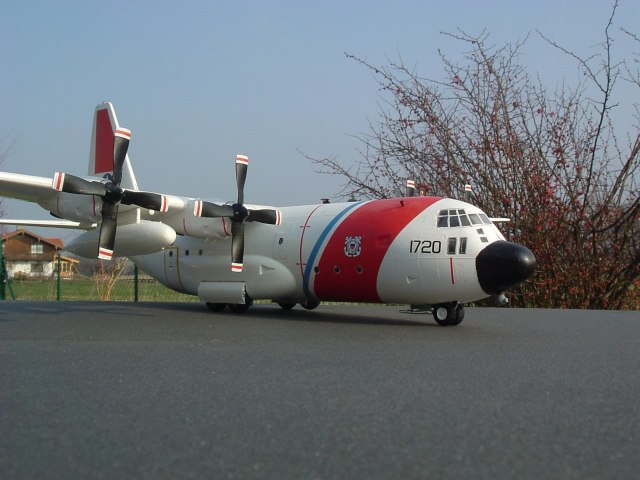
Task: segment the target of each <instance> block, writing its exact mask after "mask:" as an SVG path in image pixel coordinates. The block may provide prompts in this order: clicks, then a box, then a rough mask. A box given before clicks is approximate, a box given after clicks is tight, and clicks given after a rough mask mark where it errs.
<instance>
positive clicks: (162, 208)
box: [121, 190, 169, 212]
mask: <svg viewBox="0 0 640 480" xmlns="http://www.w3.org/2000/svg"><path fill="white" fill-rule="evenodd" d="M121 202H122V203H123V204H125V205H137V206H138V207H141V208H146V209H149V210H155V211H156V212H166V211H167V210H169V205H168V204H167V197H166V196H164V195H160V194H157V193H151V192H140V191H137V190H125V191H124V192H123V194H122V200H121Z"/></svg>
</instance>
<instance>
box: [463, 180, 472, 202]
mask: <svg viewBox="0 0 640 480" xmlns="http://www.w3.org/2000/svg"><path fill="white" fill-rule="evenodd" d="M464 201H465V202H467V203H470V202H471V185H469V184H466V185H465V186H464Z"/></svg>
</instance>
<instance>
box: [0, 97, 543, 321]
mask: <svg viewBox="0 0 640 480" xmlns="http://www.w3.org/2000/svg"><path fill="white" fill-rule="evenodd" d="M130 138H131V132H130V131H129V130H127V129H124V128H121V127H120V125H119V124H118V120H117V117H116V114H115V110H114V108H113V106H112V105H111V104H110V103H103V104H101V105H98V107H97V108H96V112H95V117H94V123H93V136H92V142H91V155H90V162H89V177H88V178H80V177H76V176H73V175H69V174H65V173H62V172H58V173H55V174H54V175H53V176H52V177H37V176H31V175H22V174H14V173H8V172H0V195H2V196H6V197H11V198H18V199H22V200H26V201H29V202H35V203H37V204H39V205H40V206H41V207H42V208H44V209H45V210H47V211H49V212H51V214H52V215H53V216H54V217H57V218H58V219H59V220H49V221H27V220H7V219H2V220H0V223H5V224H12V225H16V224H17V225H37V226H52V227H67V228H77V229H84V230H86V232H84V233H82V234H80V235H79V236H78V237H77V238H75V239H74V240H72V241H71V242H70V243H69V244H68V245H67V247H66V250H68V251H70V252H72V253H75V254H77V255H80V256H83V257H87V258H95V257H98V258H101V259H111V258H112V257H118V256H122V257H129V258H130V259H131V260H132V261H133V262H134V263H135V264H136V265H138V267H139V268H141V269H142V270H144V271H146V272H147V273H149V274H150V275H151V276H153V277H155V278H156V279H158V280H159V281H160V282H162V283H163V284H164V285H166V286H167V287H169V288H172V289H173V290H177V291H180V292H184V293H188V294H192V295H197V296H198V297H200V298H201V299H202V300H203V301H204V302H205V303H206V304H207V306H209V308H211V309H212V310H215V311H220V310H223V309H224V308H226V307H227V306H228V307H229V309H230V310H232V311H234V312H242V311H244V310H246V309H247V308H248V307H249V306H250V305H251V304H252V302H253V300H257V299H268V300H273V301H275V302H277V303H278V304H279V305H280V306H281V307H282V308H285V309H290V308H292V307H294V306H295V305H296V304H300V305H302V306H303V307H304V308H307V309H312V308H315V307H316V306H318V304H319V302H321V301H344V302H377V303H394V304H409V305H411V306H412V307H413V308H415V309H417V308H418V307H419V308H422V309H429V310H431V311H433V315H434V318H435V320H436V321H437V322H438V323H439V324H440V325H457V324H459V323H460V322H461V321H462V319H463V318H464V307H463V304H464V303H467V302H471V301H475V300H479V299H482V298H486V297H488V296H491V295H499V296H500V298H502V299H503V301H504V300H505V297H504V291H505V290H506V289H508V288H510V287H513V286H515V285H517V284H519V283H521V282H523V281H524V280H526V279H527V278H528V277H529V276H530V275H531V274H532V273H533V271H534V270H535V266H536V260H535V257H534V255H533V254H532V253H531V251H529V250H528V249H527V248H525V247H523V246H521V245H518V244H515V243H511V242H507V241H505V239H504V237H503V235H502V234H501V233H500V231H499V230H498V228H497V227H496V225H495V224H494V223H493V222H492V221H491V219H489V217H487V215H485V213H484V212H482V211H481V210H480V209H479V208H477V207H475V206H473V205H471V204H470V203H467V202H463V201H460V200H455V199H450V198H439V197H427V196H413V192H414V191H415V185H413V184H412V182H409V183H408V187H407V196H406V197H403V198H391V199H384V200H370V201H362V202H350V203H322V204H319V205H302V206H292V207H284V208H280V209H278V208H274V207H265V206H258V205H250V204H245V203H244V184H245V179H246V175H247V169H248V165H249V159H248V158H247V157H246V156H243V155H238V156H237V158H236V163H235V167H236V181H237V192H238V196H237V199H236V201H235V202H232V203H223V202H211V201H205V200H200V199H197V198H185V197H178V196H173V195H168V194H160V193H154V192H144V191H140V189H139V188H138V184H137V181H136V178H135V175H134V172H133V169H132V167H131V163H130V161H129V158H128V156H127V148H128V145H129V139H130Z"/></svg>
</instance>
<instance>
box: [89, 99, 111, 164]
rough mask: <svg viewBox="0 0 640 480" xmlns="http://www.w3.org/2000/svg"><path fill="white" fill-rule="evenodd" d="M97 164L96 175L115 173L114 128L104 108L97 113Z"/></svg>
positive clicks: (107, 111)
mask: <svg viewBox="0 0 640 480" xmlns="http://www.w3.org/2000/svg"><path fill="white" fill-rule="evenodd" d="M95 128H96V131H95V136H96V137H95V139H96V153H95V155H96V163H95V170H94V172H93V174H94V175H98V174H100V173H107V172H113V144H114V141H115V136H114V135H113V126H112V125H111V119H110V118H109V110H108V109H107V108H103V109H101V110H98V111H96V127H95Z"/></svg>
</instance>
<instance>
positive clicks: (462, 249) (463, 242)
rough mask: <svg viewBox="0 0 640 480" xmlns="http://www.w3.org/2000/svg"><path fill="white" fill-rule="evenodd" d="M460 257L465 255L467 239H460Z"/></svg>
mask: <svg viewBox="0 0 640 480" xmlns="http://www.w3.org/2000/svg"><path fill="white" fill-rule="evenodd" d="M458 253H459V254H460V255H464V254H465V253H467V237H462V238H461V239H460V250H458Z"/></svg>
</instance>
